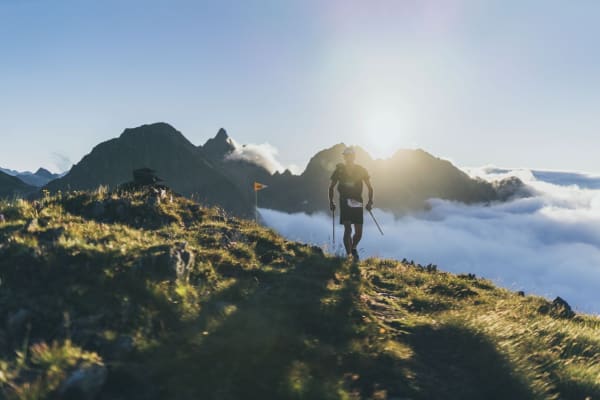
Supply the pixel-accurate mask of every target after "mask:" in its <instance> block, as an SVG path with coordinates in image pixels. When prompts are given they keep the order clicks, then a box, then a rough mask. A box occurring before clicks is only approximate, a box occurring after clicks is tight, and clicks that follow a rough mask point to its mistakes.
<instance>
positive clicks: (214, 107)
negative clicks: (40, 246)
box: [0, 0, 600, 172]
mask: <svg viewBox="0 0 600 400" xmlns="http://www.w3.org/2000/svg"><path fill="white" fill-rule="evenodd" d="M599 20H600V2H599V1H597V0H577V1H573V2H565V1H564V0H537V1H535V0H485V1H483V0H438V1H433V0H431V1H430V0H406V1H403V0H395V1H378V0H369V1H364V0H297V1H292V0H285V1H284V0H272V1H267V0H263V1H258V0H238V1H227V0H225V1H224V0H219V1H211V2H208V1H191V0H190V1H180V0H162V1H158V0H102V1H95V0H52V1H50V0H0V166H2V167H8V168H14V169H21V170H22V169H36V168H37V167H38V166H45V167H49V168H50V169H52V170H57V169H58V166H59V165H60V166H61V167H62V165H61V164H62V162H61V161H59V160H60V159H61V158H62V157H63V156H64V157H67V158H68V159H70V160H71V161H73V162H77V161H79V159H81V157H82V156H83V155H85V154H86V153H88V152H89V151H90V150H91V148H92V147H93V146H94V145H96V144H97V143H99V142H101V141H104V140H107V139H109V138H112V137H116V136H118V135H119V134H120V133H121V132H122V131H123V129H124V128H126V127H134V126H138V125H141V124H144V123H151V122H156V121H165V122H169V123H171V124H172V125H173V126H175V127H176V128H177V129H179V130H180V131H182V132H183V133H184V135H186V136H187V137H188V138H189V139H190V140H191V141H192V142H194V143H196V144H201V143H203V142H204V141H205V140H206V139H208V138H209V137H211V136H214V135H215V134H216V132H217V130H218V128H220V127H225V128H226V129H227V130H228V131H229V133H230V134H231V135H232V136H233V137H234V138H235V139H236V140H237V141H238V142H242V143H263V142H268V143H270V144H272V145H274V146H275V147H277V148H278V149H279V151H280V154H279V157H280V159H281V160H282V162H283V163H284V164H297V165H300V166H304V165H305V163H306V162H307V161H308V158H309V157H310V156H312V155H313V154H314V153H315V152H316V151H317V150H320V149H322V148H325V147H328V146H331V145H332V144H335V143H338V142H341V141H344V142H346V143H351V144H359V145H363V146H364V147H366V148H367V149H368V150H370V151H371V152H372V153H373V154H374V155H376V156H388V155H391V154H392V153H393V152H394V150H395V149H397V148H399V147H409V148H414V147H421V148H424V149H425V150H427V151H429V152H431V153H433V154H435V155H438V156H441V157H445V158H449V159H451V160H453V161H454V162H455V163H457V164H459V165H482V164H495V165H500V166H511V167H537V168H550V169H566V170H586V171H597V172H600V158H599V157H598V156H597V153H598V149H599V148H600V113H599V106H600V51H598V42H597V41H598V38H599V37H600V24H598V21H599Z"/></svg>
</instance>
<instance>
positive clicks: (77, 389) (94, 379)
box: [59, 364, 107, 400]
mask: <svg viewBox="0 0 600 400" xmlns="http://www.w3.org/2000/svg"><path fill="white" fill-rule="evenodd" d="M106 376H107V370H106V367H105V366H104V365H102V364H94V365H86V366H83V367H81V368H79V369H77V370H75V371H74V372H73V373H71V375H69V377H68V378H67V379H66V380H65V381H64V383H63V384H62V385H61V387H60V390H59V394H60V396H61V399H82V400H94V399H95V398H97V396H98V394H99V393H100V390H101V389H102V386H103V385H104V383H105V382H106Z"/></svg>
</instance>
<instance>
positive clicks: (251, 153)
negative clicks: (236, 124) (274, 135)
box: [226, 141, 298, 173]
mask: <svg viewBox="0 0 600 400" xmlns="http://www.w3.org/2000/svg"><path fill="white" fill-rule="evenodd" d="M233 144H234V146H235V150H234V151H233V152H231V153H230V154H228V155H227V157H226V159H228V160H245V161H249V162H252V163H255V164H257V165H260V166H262V167H264V168H265V169H266V170H267V171H269V172H270V173H274V172H276V171H279V172H283V171H285V170H286V169H289V170H290V171H292V172H293V173H298V168H297V166H295V165H290V166H288V167H284V166H283V165H282V164H281V163H280V162H279V160H277V155H278V154H279V150H278V149H277V148H276V147H275V146H273V145H271V144H269V143H262V144H253V143H250V144H244V145H240V144H238V143H237V142H235V141H234V142H233Z"/></svg>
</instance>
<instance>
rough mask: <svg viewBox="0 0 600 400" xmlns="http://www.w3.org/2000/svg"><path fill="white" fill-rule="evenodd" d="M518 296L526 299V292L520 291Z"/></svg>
mask: <svg viewBox="0 0 600 400" xmlns="http://www.w3.org/2000/svg"><path fill="white" fill-rule="evenodd" d="M517 296H519V297H525V292H524V291H522V290H519V291H518V292H517Z"/></svg>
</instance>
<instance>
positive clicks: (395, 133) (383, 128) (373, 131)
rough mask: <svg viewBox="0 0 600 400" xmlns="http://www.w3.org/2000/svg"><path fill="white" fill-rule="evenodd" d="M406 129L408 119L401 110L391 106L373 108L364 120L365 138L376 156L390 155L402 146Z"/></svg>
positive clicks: (366, 144) (370, 150) (372, 153)
mask: <svg viewBox="0 0 600 400" xmlns="http://www.w3.org/2000/svg"><path fill="white" fill-rule="evenodd" d="M406 131H407V126H406V121H405V120H404V119H403V117H402V114H401V112H399V111H397V110H394V109H391V108H388V109H385V108H380V109H377V110H373V111H371V112H369V113H368V114H367V115H366V116H365V118H364V120H363V132H364V133H363V135H364V137H363V140H364V143H365V146H366V147H367V149H368V151H369V152H370V153H371V156H373V157H375V158H386V157H389V156H391V155H392V154H393V153H394V152H396V150H398V148H400V147H402V145H403V142H404V141H405V139H406ZM404 146H406V144H404Z"/></svg>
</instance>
